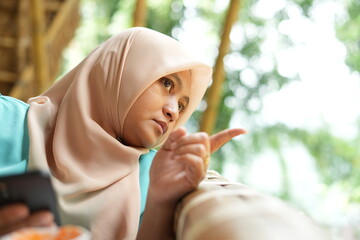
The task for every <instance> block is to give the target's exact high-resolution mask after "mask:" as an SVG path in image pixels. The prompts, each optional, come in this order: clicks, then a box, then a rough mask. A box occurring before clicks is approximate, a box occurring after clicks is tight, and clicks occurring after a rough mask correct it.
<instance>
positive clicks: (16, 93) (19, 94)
mask: <svg viewBox="0 0 360 240" xmlns="http://www.w3.org/2000/svg"><path fill="white" fill-rule="evenodd" d="M33 76H34V68H33V66H31V65H27V66H26V67H25V68H24V70H23V71H22V72H21V75H20V76H19V78H18V79H17V82H16V83H15V86H14V87H13V88H12V89H11V91H10V93H9V95H10V96H12V97H14V98H17V99H22V100H23V101H27V99H24V92H25V91H26V90H27V86H29V84H30V82H31V81H32V79H33Z"/></svg>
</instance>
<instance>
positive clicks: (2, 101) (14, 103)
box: [0, 94, 29, 112]
mask: <svg viewBox="0 0 360 240" xmlns="http://www.w3.org/2000/svg"><path fill="white" fill-rule="evenodd" d="M28 108H29V105H28V104H27V103H25V102H23V101H21V100H19V99H16V98H13V97H10V96H4V95H2V94H0V111H6V112H17V111H25V112H26V111H27V109H28Z"/></svg>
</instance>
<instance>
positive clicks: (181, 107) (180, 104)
mask: <svg viewBox="0 0 360 240" xmlns="http://www.w3.org/2000/svg"><path fill="white" fill-rule="evenodd" d="M184 108H185V106H184V104H182V103H179V104H178V111H179V112H181V111H182V110H184Z"/></svg>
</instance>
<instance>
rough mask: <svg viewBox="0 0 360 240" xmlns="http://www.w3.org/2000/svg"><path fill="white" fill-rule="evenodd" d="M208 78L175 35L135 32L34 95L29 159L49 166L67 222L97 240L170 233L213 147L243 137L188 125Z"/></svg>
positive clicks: (167, 235) (29, 117) (207, 69)
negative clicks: (189, 131) (179, 206)
mask: <svg viewBox="0 0 360 240" xmlns="http://www.w3.org/2000/svg"><path fill="white" fill-rule="evenodd" d="M210 78H211V68H210V67H209V66H207V65H205V64H203V63H202V62H200V61H197V60H196V59H195V58H194V57H192V56H191V54H189V53H188V52H187V51H186V50H185V49H184V48H183V47H182V46H181V45H180V44H179V43H178V42H177V41H175V40H174V39H172V38H170V37H167V36H165V35H163V34H160V33H157V32H155V31H152V30H149V29H146V28H132V29H129V30H126V31H124V32H122V33H120V34H119V35H117V36H114V37H112V38H110V39H109V40H107V41H106V42H105V43H103V44H101V45H100V46H99V47H97V48H96V49H95V50H94V51H93V52H92V53H90V54H89V56H88V57H87V58H86V59H84V60H83V61H82V62H81V63H80V64H79V65H78V66H77V67H75V68H74V69H73V70H72V71H70V72H69V73H68V74H67V75H65V76H64V77H63V78H62V79H60V80H59V81H57V82H56V83H55V84H54V86H52V87H51V88H50V89H49V90H47V91H46V92H45V93H44V94H42V95H41V96H39V97H35V98H32V99H30V100H29V105H30V106H29V110H28V113H27V123H28V127H29V139H30V147H29V165H33V166H35V167H36V168H42V169H47V170H49V171H50V172H51V174H52V180H53V185H54V188H55V191H56V192H57V194H58V200H59V205H60V214H61V216H62V220H63V222H64V223H67V224H76V225H81V226H84V227H87V228H90V229H91V232H92V236H93V239H106V240H111V239H135V238H136V237H137V238H138V239H144V238H147V239H163V238H172V237H173V236H174V235H173V230H172V221H173V212H174V209H175V206H176V203H177V202H178V200H179V199H180V198H181V197H183V196H184V195H185V194H186V193H188V192H190V191H192V190H194V189H195V188H196V187H197V185H198V184H199V182H200V181H201V180H202V179H203V178H204V175H205V172H206V168H207V165H208V158H209V155H210V153H211V152H213V151H215V150H216V149H217V148H219V147H220V146H221V145H222V144H224V143H226V142H227V141H229V140H230V139H231V138H233V137H234V136H237V135H239V134H241V133H243V130H241V129H232V130H226V131H224V132H221V133H219V134H217V135H214V136H212V137H209V136H208V135H206V134H205V133H195V134H187V133H186V131H185V130H184V129H183V128H180V126H181V125H183V124H184V123H185V121H186V120H187V119H188V118H189V117H190V115H191V114H192V112H193V111H194V110H195V108H196V106H197V105H198V104H199V102H200V100H201V98H202V97H203V95H204V92H205V90H206V88H207V86H208V83H209V81H210ZM159 146H162V147H161V148H160V149H159V151H158V152H157V153H156V151H154V150H149V149H154V148H157V147H159ZM152 162H153V163H152ZM150 165H152V166H151V171H150V180H149V168H150ZM148 188H149V190H148ZM147 193H148V194H147ZM145 199H146V204H145ZM145 205H146V206H145ZM142 213H143V218H142V222H141V225H140V228H139V219H140V215H141V214H142ZM138 230H139V231H138Z"/></svg>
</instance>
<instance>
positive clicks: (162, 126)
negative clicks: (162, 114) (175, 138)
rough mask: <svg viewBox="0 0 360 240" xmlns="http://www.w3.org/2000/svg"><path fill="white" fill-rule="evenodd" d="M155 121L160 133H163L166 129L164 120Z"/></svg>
mask: <svg viewBox="0 0 360 240" xmlns="http://www.w3.org/2000/svg"><path fill="white" fill-rule="evenodd" d="M155 122H156V123H157V124H159V125H160V127H161V129H162V134H165V133H166V132H167V130H168V125H167V123H166V122H164V121H160V120H155Z"/></svg>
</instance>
